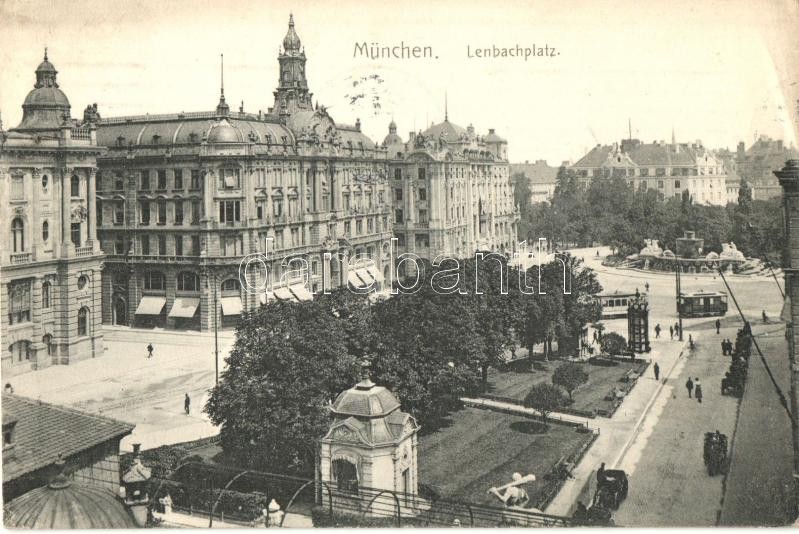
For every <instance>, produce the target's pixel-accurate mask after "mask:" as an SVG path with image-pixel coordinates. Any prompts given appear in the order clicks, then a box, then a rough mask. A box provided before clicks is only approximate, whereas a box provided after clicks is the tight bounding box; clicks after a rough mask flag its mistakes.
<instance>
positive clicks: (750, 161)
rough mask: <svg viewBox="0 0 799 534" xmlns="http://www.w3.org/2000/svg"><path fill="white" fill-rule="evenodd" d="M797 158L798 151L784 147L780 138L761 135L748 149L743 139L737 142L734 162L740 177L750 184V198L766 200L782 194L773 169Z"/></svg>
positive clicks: (798, 156) (777, 168)
mask: <svg viewBox="0 0 799 534" xmlns="http://www.w3.org/2000/svg"><path fill="white" fill-rule="evenodd" d="M797 158H799V151H797V150H796V149H794V148H793V147H790V148H789V147H786V146H785V145H784V143H783V142H782V139H771V138H770V137H768V136H766V135H761V136H760V137H759V138H758V140H757V141H755V142H754V143H753V144H752V146H750V147H749V148H748V149H746V148H745V145H744V143H743V141H741V142H740V143H738V150H737V152H736V154H735V163H736V169H737V171H738V174H739V175H740V177H741V178H742V179H744V180H746V181H747V182H749V185H751V186H752V198H754V199H756V200H766V199H769V198H772V197H776V196H780V195H781V194H782V188H781V187H780V184H779V182H778V181H777V178H776V177H775V176H774V171H776V170H779V169H781V168H782V166H783V165H785V162H786V161H788V160H790V159H797Z"/></svg>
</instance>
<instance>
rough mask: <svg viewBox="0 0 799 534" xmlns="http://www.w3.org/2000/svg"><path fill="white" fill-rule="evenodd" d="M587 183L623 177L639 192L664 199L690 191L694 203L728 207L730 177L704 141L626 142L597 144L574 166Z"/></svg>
mask: <svg viewBox="0 0 799 534" xmlns="http://www.w3.org/2000/svg"><path fill="white" fill-rule="evenodd" d="M571 168H572V169H573V170H574V171H576V172H577V173H578V175H579V176H580V177H581V178H582V180H583V181H584V182H585V183H588V182H589V181H590V180H591V179H593V178H596V177H599V178H610V177H612V176H613V177H621V178H624V179H626V180H627V182H628V183H629V184H630V185H631V186H633V187H635V188H636V189H639V188H643V189H654V190H656V191H657V192H658V193H660V194H661V195H662V197H663V198H664V199H665V198H670V197H679V196H681V195H682V192H683V191H685V190H688V192H689V193H690V195H691V196H692V197H693V199H694V202H697V203H699V204H715V205H725V204H726V203H727V184H726V181H727V175H726V172H725V169H724V165H723V164H722V162H721V161H720V160H719V159H718V158H716V157H715V155H714V154H713V153H712V152H711V151H710V150H708V149H706V148H705V147H703V146H702V142H701V141H697V142H695V143H677V142H676V141H675V140H674V138H673V136H672V142H671V143H666V142H665V141H656V142H653V143H648V144H647V143H642V142H641V141H639V140H638V139H624V140H622V141H621V143H614V144H613V145H601V144H599V145H597V146H596V147H594V148H593V149H591V150H590V151H589V152H588V153H587V154H586V155H585V156H583V157H582V158H581V159H580V160H579V161H577V163H575V164H574V165H572V167H571Z"/></svg>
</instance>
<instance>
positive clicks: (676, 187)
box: [674, 180, 680, 189]
mask: <svg viewBox="0 0 799 534" xmlns="http://www.w3.org/2000/svg"><path fill="white" fill-rule="evenodd" d="M674 188H675V189H679V188H680V181H679V180H674Z"/></svg>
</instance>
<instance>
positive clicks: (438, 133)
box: [422, 119, 467, 143]
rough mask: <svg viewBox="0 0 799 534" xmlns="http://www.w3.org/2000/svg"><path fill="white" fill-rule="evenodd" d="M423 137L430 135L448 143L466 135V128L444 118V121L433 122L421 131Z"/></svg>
mask: <svg viewBox="0 0 799 534" xmlns="http://www.w3.org/2000/svg"><path fill="white" fill-rule="evenodd" d="M422 135H424V136H425V137H432V138H433V139H434V140H438V139H439V138H442V137H443V139H444V140H445V141H447V142H450V143H453V142H455V141H459V140H460V139H461V137H462V136H465V135H467V132H466V129H465V128H463V127H461V126H458V125H457V124H453V123H451V122H449V119H444V122H439V123H438V124H433V125H432V126H430V127H429V128H428V129H427V130H425V131H424V132H422Z"/></svg>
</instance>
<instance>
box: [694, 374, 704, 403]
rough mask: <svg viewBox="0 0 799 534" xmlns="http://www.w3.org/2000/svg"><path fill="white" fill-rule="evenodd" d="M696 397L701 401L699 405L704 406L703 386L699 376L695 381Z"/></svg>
mask: <svg viewBox="0 0 799 534" xmlns="http://www.w3.org/2000/svg"><path fill="white" fill-rule="evenodd" d="M694 396H695V397H696V400H697V401H699V404H702V384H701V383H700V382H699V377H698V376H697V377H696V379H695V380H694Z"/></svg>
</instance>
